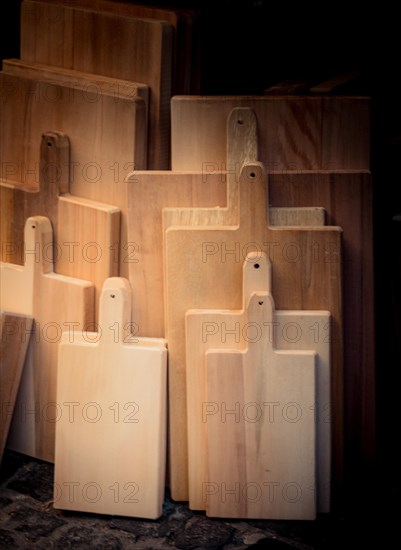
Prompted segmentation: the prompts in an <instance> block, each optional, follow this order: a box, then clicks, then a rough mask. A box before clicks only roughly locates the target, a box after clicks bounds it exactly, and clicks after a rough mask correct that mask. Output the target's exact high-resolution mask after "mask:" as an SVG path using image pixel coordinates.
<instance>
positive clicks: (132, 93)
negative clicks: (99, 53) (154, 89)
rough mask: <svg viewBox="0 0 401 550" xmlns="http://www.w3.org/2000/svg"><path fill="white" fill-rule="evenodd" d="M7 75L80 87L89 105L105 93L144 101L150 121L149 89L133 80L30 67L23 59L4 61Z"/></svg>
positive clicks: (37, 66) (59, 68) (44, 67)
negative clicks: (138, 98)
mask: <svg viewBox="0 0 401 550" xmlns="http://www.w3.org/2000/svg"><path fill="white" fill-rule="evenodd" d="M2 64H3V72H4V73H7V74H12V75H14V76H21V77H24V78H31V79H36V80H46V81H47V82H49V81H51V82H52V83H54V84H60V83H64V84H70V85H72V86H78V87H79V89H80V90H82V92H83V94H84V95H86V97H87V100H88V101H93V102H95V101H97V100H98V99H97V98H98V95H100V94H101V93H102V92H105V93H108V94H109V95H113V94H114V96H115V100H116V101H118V98H121V97H126V98H130V97H140V98H142V99H143V101H144V102H145V107H146V120H147V118H148V116H147V114H148V108H149V86H147V85H146V84H141V83H138V82H132V81H130V80H120V79H117V78H111V77H108V76H103V75H96V74H92V73H83V72H81V71H74V70H72V69H65V68H62V67H52V66H51V65H41V64H40V63H27V62H25V61H21V60H20V59H3V61H2Z"/></svg>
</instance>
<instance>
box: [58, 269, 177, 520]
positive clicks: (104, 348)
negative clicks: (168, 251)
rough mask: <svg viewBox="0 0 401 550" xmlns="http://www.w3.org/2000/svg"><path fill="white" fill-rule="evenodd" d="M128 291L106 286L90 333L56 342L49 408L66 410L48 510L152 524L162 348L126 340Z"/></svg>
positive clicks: (160, 438)
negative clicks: (51, 506) (94, 329)
mask: <svg viewBox="0 0 401 550" xmlns="http://www.w3.org/2000/svg"><path fill="white" fill-rule="evenodd" d="M130 291H131V288H130V285H129V282H128V281H127V280H126V279H122V278H117V277H114V278H110V279H108V280H107V281H106V282H105V284H104V287H103V292H102V295H101V298H100V319H99V327H98V331H97V332H91V333H87V334H85V333H77V334H75V336H74V338H73V339H72V340H71V338H70V335H69V334H68V333H64V334H63V338H62V341H61V343H60V347H59V360H58V370H57V376H58V381H57V402H58V403H63V404H65V403H67V404H70V406H69V409H68V410H67V409H66V410H65V414H63V416H62V417H61V418H60V420H59V422H57V427H56V457H55V486H54V487H55V488H54V506H55V507H56V508H62V509H66V510H78V511H83V512H94V513H103V514H115V515H123V516H133V517H145V518H152V519H156V518H158V517H159V516H160V515H161V514H162V505H163V500H164V482H165V460H166V425H167V421H166V416H167V410H166V397H167V390H166V384H167V349H166V342H165V341H164V340H161V339H160V340H157V339H146V338H142V339H139V338H136V337H134V336H129V334H130V332H131V330H130V328H131V327H132V323H131V296H130ZM127 333H128V336H127ZM63 412H64V411H63ZM71 490H73V491H74V494H73V495H71Z"/></svg>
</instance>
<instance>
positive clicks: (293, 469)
mask: <svg viewBox="0 0 401 550" xmlns="http://www.w3.org/2000/svg"><path fill="white" fill-rule="evenodd" d="M245 315H246V321H247V323H249V324H251V325H252V330H251V331H249V333H250V334H252V336H249V338H250V341H248V342H247V343H246V341H245V342H244V343H245V349H242V350H230V349H229V348H228V349H219V350H214V351H213V350H209V351H207V353H206V361H205V367H206V387H207V391H206V406H207V407H209V409H208V411H207V412H205V414H204V420H203V421H204V422H205V425H206V431H207V453H208V478H207V482H206V483H204V484H203V492H204V498H205V500H206V510H207V515H209V516H217V517H230V518H255V519H281V520H282V519H292V520H294V519H297V520H306V519H309V520H310V519H315V517H316V480H315V466H316V464H315V426H316V424H315V416H314V404H315V399H316V395H315V392H316V385H315V359H316V354H315V352H313V351H300V350H298V351H295V350H290V351H289V350H286V351H284V350H277V349H276V347H275V345H274V342H273V339H272V338H271V336H270V334H269V331H268V330H266V329H267V328H268V327H269V326H270V327H272V323H273V322H274V318H275V316H274V302H273V298H272V295H271V294H269V293H267V292H255V293H253V294H251V297H250V299H249V301H248V303H247V307H246V314H245ZM255 327H256V328H258V329H260V331H261V334H260V335H259V336H258V335H256V332H255ZM263 328H264V329H265V330H263ZM248 330H249V327H248ZM252 331H253V332H252ZM274 405H276V407H274ZM210 408H212V410H210Z"/></svg>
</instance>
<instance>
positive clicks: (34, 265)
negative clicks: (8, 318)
mask: <svg viewBox="0 0 401 550" xmlns="http://www.w3.org/2000/svg"><path fill="white" fill-rule="evenodd" d="M52 238H53V237H52V228H51V224H50V221H49V219H48V218H45V217H43V216H32V217H30V218H28V219H27V221H26V224H25V263H24V265H23V266H20V265H15V264H8V263H3V262H2V263H1V264H0V268H1V271H0V275H1V281H0V282H1V285H0V287H1V288H0V290H1V296H0V304H1V308H2V309H6V310H9V311H13V312H15V313H21V314H24V315H29V316H32V317H33V318H34V319H35V324H34V333H33V334H32V337H31V342H30V345H29V350H28V357H27V361H26V362H25V365H24V371H23V375H22V379H21V385H20V389H19V392H18V398H17V402H16V405H15V411H14V416H13V420H12V423H11V428H10V434H9V438H8V447H9V448H11V449H13V450H14V451H17V452H20V453H23V454H27V455H29V456H33V457H36V458H39V459H42V460H48V461H53V459H54V430H55V424H56V423H57V421H58V418H59V415H60V414H61V413H62V410H61V409H62V406H61V405H60V404H59V403H57V401H56V365H57V349H58V342H59V341H60V338H61V333H62V331H63V330H68V331H70V333H71V334H72V333H73V331H75V330H83V328H86V329H87V330H88V329H89V328H90V326H93V322H94V287H93V285H92V283H90V282H88V281H83V280H80V279H74V278H72V277H66V276H64V275H58V274H56V273H54V271H53V262H52V261H51V254H50V257H49V254H48V251H51V250H52V245H53V243H52Z"/></svg>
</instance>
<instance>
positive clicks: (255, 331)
mask: <svg viewBox="0 0 401 550" xmlns="http://www.w3.org/2000/svg"><path fill="white" fill-rule="evenodd" d="M242 280H243V283H242V285H243V287H242V308H241V309H238V310H217V309H210V310H200V309H197V310H189V311H188V312H187V313H186V316H185V334H186V341H185V343H186V374H187V421H188V475H189V506H190V508H192V509H195V510H203V509H205V508H206V501H205V496H206V495H205V489H206V488H207V483H208V480H209V479H211V480H216V478H214V477H213V476H212V477H210V478H209V477H208V473H207V449H208V442H207V421H208V419H209V416H211V415H214V414H216V415H217V416H219V415H220V413H221V410H220V408H221V407H220V406H218V407H217V406H214V405H213V403H214V401H213V399H211V398H210V399H209V397H210V396H209V397H208V396H207V391H206V382H207V380H206V371H205V353H207V352H208V350H211V349H222V350H227V349H230V350H237V352H238V351H239V350H241V351H244V350H245V349H246V348H247V346H248V345H249V347H252V346H253V345H254V343H255V342H257V343H259V341H261V340H262V339H264V338H269V339H270V340H271V343H272V344H274V347H275V348H276V349H277V350H288V351H289V352H290V353H293V352H294V351H296V350H304V351H305V350H309V351H315V352H316V399H315V400H314V401H313V403H310V404H309V405H308V407H307V408H305V409H303V413H304V414H305V415H309V414H311V412H312V411H313V414H314V415H316V416H315V419H316V423H315V428H316V446H317V449H316V478H317V479H316V506H317V511H318V512H319V513H327V512H329V511H330V481H331V429H330V428H331V425H330V417H331V403H330V401H331V395H330V313H329V312H326V311H306V310H304V311H280V310H275V311H274V318H273V319H272V320H271V321H263V323H262V324H260V323H258V322H257V321H255V320H254V319H250V318H249V312H248V311H247V305H248V303H249V301H250V300H251V297H252V296H255V295H256V293H259V294H260V295H262V294H263V293H266V292H267V293H269V294H270V293H271V262H270V261H269V260H268V259H267V257H266V255H265V254H264V253H262V254H259V253H257V254H255V253H254V254H248V255H247V257H246V259H245V261H244V263H243V272H242ZM255 380H260V377H256V378H255ZM313 383H315V379H314V380H313ZM293 385H294V386H296V384H295V382H294V384H293ZM229 386H231V384H229ZM297 387H298V386H297ZM224 388H225V385H217V386H216V388H215V392H220V391H225V390H224ZM273 390H274V388H273ZM227 392H228V390H227ZM234 395H235V393H234V394H233V395H232V396H231V397H230V399H231V400H232V399H233V397H234ZM223 401H224V400H222V399H219V400H217V401H215V402H216V403H222V402H223ZM277 401H278V400H277V399H275V400H274V401H272V402H277ZM209 402H210V404H209V405H208V404H207V403H209ZM288 402H289V400H288V396H286V399H285V401H281V402H280V404H281V408H277V407H275V406H274V407H273V405H272V414H273V412H274V411H275V412H276V414H279V415H280V416H282V409H283V406H284V405H285V406H287V403H288ZM296 402H297V403H299V401H296ZM227 408H229V407H227ZM260 410H262V408H260ZM265 412H266V409H265ZM220 419H221V417H220ZM214 445H215V444H213V446H214ZM210 452H212V451H210ZM262 485H263V483H262ZM213 487H214V488H216V486H213V485H210V486H209V489H210V490H212V488H213ZM220 489H221V486H220ZM240 494H241V492H240ZM220 496H221V492H220ZM214 498H218V496H217V493H216V496H215V497H214ZM240 500H241V503H240V504H241V507H242V506H243V505H244V504H246V499H245V500H243V499H240ZM238 517H242V516H238ZM243 517H246V515H245V516H243Z"/></svg>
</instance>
